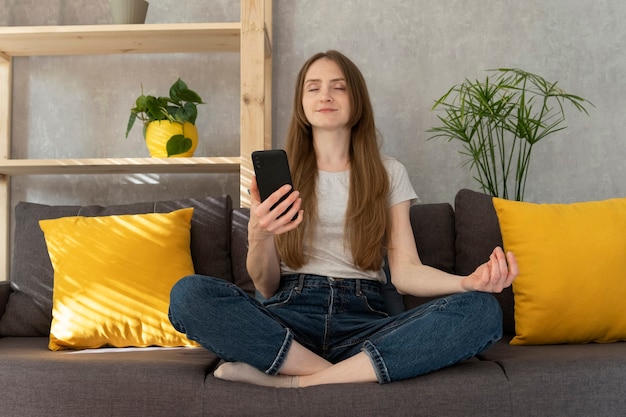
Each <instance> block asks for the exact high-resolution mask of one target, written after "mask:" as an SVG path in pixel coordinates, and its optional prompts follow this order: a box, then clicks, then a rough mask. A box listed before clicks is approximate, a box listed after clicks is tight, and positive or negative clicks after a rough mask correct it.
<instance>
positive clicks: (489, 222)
mask: <svg viewBox="0 0 626 417" xmlns="http://www.w3.org/2000/svg"><path fill="white" fill-rule="evenodd" d="M454 222H455V230H456V239H455V247H456V263H455V269H456V273H457V274H459V275H468V274H470V273H472V272H474V270H475V269H476V268H477V267H478V266H479V265H480V264H482V263H485V262H487V261H488V260H489V255H490V254H491V252H492V251H493V249H494V248H495V247H496V246H502V236H501V234H500V225H499V224H498V217H497V216H496V211H495V209H494V208H493V202H492V197H491V196H490V195H487V194H483V193H479V192H476V191H471V190H467V189H463V190H459V192H458V193H457V195H456V197H455V200H454ZM495 297H496V298H497V299H498V302H499V303H500V306H501V307H502V313H503V316H502V322H503V326H502V327H503V331H504V333H505V334H515V322H514V314H513V304H514V303H513V291H512V289H511V287H509V288H506V289H505V290H504V291H502V292H501V293H500V294H495Z"/></svg>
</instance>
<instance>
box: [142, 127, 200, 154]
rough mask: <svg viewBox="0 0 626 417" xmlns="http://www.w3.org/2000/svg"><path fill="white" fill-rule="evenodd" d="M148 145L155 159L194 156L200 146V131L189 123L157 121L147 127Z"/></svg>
mask: <svg viewBox="0 0 626 417" xmlns="http://www.w3.org/2000/svg"><path fill="white" fill-rule="evenodd" d="M146 145H147V146H148V151H149V152H150V156H151V157H153V158H184V157H189V156H193V153H194V151H195V150H196V147H197V146H198V129H196V126H195V125H193V124H191V123H189V122H185V123H179V122H170V121H169V120H156V121H154V122H150V123H148V126H147V127H146Z"/></svg>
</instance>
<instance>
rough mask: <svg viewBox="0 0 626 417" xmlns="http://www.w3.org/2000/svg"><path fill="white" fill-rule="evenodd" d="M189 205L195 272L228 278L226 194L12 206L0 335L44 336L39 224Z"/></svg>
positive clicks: (49, 279)
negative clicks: (116, 202) (7, 290)
mask: <svg viewBox="0 0 626 417" xmlns="http://www.w3.org/2000/svg"><path fill="white" fill-rule="evenodd" d="M185 207H193V208H194V214H193V217H192V219H191V257H192V259H193V262H194V269H195V271H196V273H198V274H203V275H210V276H214V277H218V278H222V279H226V280H229V281H231V280H232V272H231V264H230V226H229V225H230V212H231V209H232V200H231V198H230V197H229V196H220V197H203V198H199V199H185V200H173V201H156V202H144V203H133V204H124V205H115V206H107V207H103V206H84V207H81V206H48V205H43V204H35V203H27V202H20V203H18V204H17V206H16V207H15V217H14V219H15V237H14V245H13V257H12V261H11V287H12V290H13V292H12V293H11V295H10V296H9V300H8V302H7V305H6V310H5V312H4V314H3V315H2V317H0V336H47V335H48V334H49V331H50V323H51V321H52V288H53V279H54V271H53V269H52V264H51V262H50V257H49V256H48V249H47V247H46V242H45V239H44V235H43V232H42V231H41V229H40V228H39V220H43V219H56V218H60V217H68V216H86V217H94V216H111V215H120V214H143V213H167V212H170V211H173V210H177V209H180V208H185Z"/></svg>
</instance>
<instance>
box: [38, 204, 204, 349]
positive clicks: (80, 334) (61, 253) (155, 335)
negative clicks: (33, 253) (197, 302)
mask: <svg viewBox="0 0 626 417" xmlns="http://www.w3.org/2000/svg"><path fill="white" fill-rule="evenodd" d="M192 215H193V208H187V209H182V210H177V211H173V212H171V213H149V214H134V215H120V216H101V217H80V216H78V217H64V218H60V219H52V220H41V221H40V222H39V225H40V227H41V229H42V230H43V231H44V236H45V239H46V245H47V246H48V252H49V254H50V260H51V261H52V266H53V268H54V291H53V297H52V325H51V328H50V341H49V344H48V347H49V348H50V349H51V350H60V349H66V348H74V349H83V348H97V347H101V346H105V345H108V346H115V347H126V346H138V347H143V346H189V345H195V342H191V341H190V340H188V339H187V338H186V336H185V335H183V334H182V333H179V332H177V331H176V330H175V329H174V328H173V327H172V325H171V324H170V322H169V320H168V317H167V311H168V305H169V292H170V290H171V288H172V286H173V285H174V283H175V282H176V281H177V280H179V279H180V278H182V277H183V276H185V275H189V274H192V273H193V272H194V269H193V263H192V260H191V254H190V245H189V243H190V229H191V226H190V224H191V217H192Z"/></svg>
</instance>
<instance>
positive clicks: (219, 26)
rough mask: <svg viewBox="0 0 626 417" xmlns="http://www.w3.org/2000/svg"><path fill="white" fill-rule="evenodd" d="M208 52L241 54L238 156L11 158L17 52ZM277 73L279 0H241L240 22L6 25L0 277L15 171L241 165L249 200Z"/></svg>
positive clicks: (244, 198) (267, 133) (1, 68)
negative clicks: (275, 10)
mask: <svg viewBox="0 0 626 417" xmlns="http://www.w3.org/2000/svg"><path fill="white" fill-rule="evenodd" d="M209 52H238V53H239V54H240V58H241V59H240V91H241V100H240V132H239V136H240V139H239V155H238V156H233V157H200V158H166V159H158V158H85V159H11V104H12V86H13V77H12V68H13V58H14V57H27V56H51V55H58V56H73V55H104V54H152V53H160V54H165V53H209ZM271 81H272V0H241V20H240V22H226V23H166V24H147V25H146V24H141V25H76V26H21V27H18V26H9V27H0V280H2V279H3V278H4V277H5V276H6V277H8V264H9V255H10V252H11V251H10V236H9V231H10V217H11V207H10V195H9V192H10V178H11V176H14V175H55V174H56V175H62V174H139V173H164V174H169V173H198V174H199V173H209V174H210V173H239V193H240V195H239V198H240V204H241V205H242V206H247V205H249V203H250V201H249V198H250V197H249V195H248V193H247V189H248V188H250V182H251V178H252V175H253V168H252V161H251V160H250V153H251V152H252V151H255V150H259V149H269V148H271V138H272V126H271V121H272V119H271V114H270V110H271V107H272V100H271V99H272V95H271V93H272V88H271V86H272V84H271ZM3 246H4V247H3ZM5 273H6V274H5Z"/></svg>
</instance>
